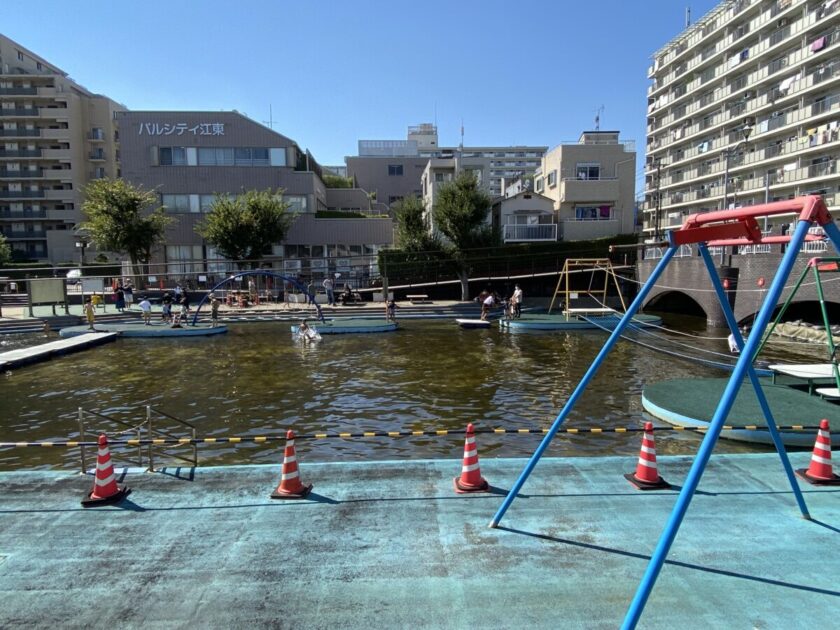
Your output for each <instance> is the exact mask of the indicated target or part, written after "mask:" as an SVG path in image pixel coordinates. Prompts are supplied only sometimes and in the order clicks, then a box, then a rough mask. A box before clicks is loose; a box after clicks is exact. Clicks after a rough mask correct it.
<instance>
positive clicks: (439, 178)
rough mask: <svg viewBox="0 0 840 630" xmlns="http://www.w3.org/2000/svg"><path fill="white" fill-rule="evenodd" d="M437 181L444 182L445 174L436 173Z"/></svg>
mask: <svg viewBox="0 0 840 630" xmlns="http://www.w3.org/2000/svg"><path fill="white" fill-rule="evenodd" d="M435 181H436V182H442V181H443V173H435Z"/></svg>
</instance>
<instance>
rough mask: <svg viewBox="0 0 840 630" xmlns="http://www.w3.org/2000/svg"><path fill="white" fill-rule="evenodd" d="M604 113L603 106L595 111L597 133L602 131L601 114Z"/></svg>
mask: <svg viewBox="0 0 840 630" xmlns="http://www.w3.org/2000/svg"><path fill="white" fill-rule="evenodd" d="M603 113H604V106H603V105H601V107H599V108H598V109H596V110H595V131H601V114H603Z"/></svg>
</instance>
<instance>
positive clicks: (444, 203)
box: [432, 172, 501, 300]
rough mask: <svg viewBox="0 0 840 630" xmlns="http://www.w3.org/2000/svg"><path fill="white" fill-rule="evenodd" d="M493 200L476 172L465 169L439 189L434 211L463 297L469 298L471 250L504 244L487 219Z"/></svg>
mask: <svg viewBox="0 0 840 630" xmlns="http://www.w3.org/2000/svg"><path fill="white" fill-rule="evenodd" d="M491 206H492V201H491V199H490V195H488V194H487V193H486V192H485V191H484V190H482V189H481V188H479V186H478V180H477V179H476V177H475V176H474V175H472V174H471V173H467V172H462V173H461V174H459V175H458V177H456V178H455V179H454V180H453V181H451V182H447V183H446V184H444V185H443V186H441V187H440V189H439V190H438V195H437V200H436V201H435V205H434V208H433V209H432V213H433V216H434V222H435V225H436V227H437V229H438V231H439V232H440V233H441V234H442V235H443V236H445V237H446V242H445V243H444V245H443V247H444V250H445V251H446V252H447V254H448V255H449V256H450V257H451V258H452V260H453V263H454V265H455V271H456V273H457V274H458V279H459V280H460V281H461V299H462V300H469V298H470V287H469V273H470V264H469V250H470V249H473V248H477V247H492V246H495V245H499V244H501V236H500V234H499V231H498V230H497V229H495V228H493V226H492V225H491V224H489V223H488V222H487V217H488V215H489V214H490V209H491Z"/></svg>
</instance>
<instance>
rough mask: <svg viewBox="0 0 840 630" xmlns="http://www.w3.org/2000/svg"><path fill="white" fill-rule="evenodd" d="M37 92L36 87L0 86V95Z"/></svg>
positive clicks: (20, 94) (28, 94) (25, 94)
mask: <svg viewBox="0 0 840 630" xmlns="http://www.w3.org/2000/svg"><path fill="white" fill-rule="evenodd" d="M37 93H38V88H36V87H22V86H18V87H4V88H0V96H34V95H35V94H37Z"/></svg>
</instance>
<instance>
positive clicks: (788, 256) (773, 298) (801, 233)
mask: <svg viewBox="0 0 840 630" xmlns="http://www.w3.org/2000/svg"><path fill="white" fill-rule="evenodd" d="M810 226H811V223H810V222H809V221H800V222H799V223H798V224H797V226H796V230H795V231H794V234H793V237H792V238H791V241H790V244H789V246H788V249H787V251H786V252H785V255H784V256H783V257H782V261H781V263H780V265H779V271H778V272H777V273H776V276H775V277H774V278H773V282H772V283H771V285H770V289H769V290H768V291H767V298H766V299H765V301H764V304H762V306H761V309H760V310H759V313H758V317H756V320H755V323H754V324H753V330H754V331H756V330H760V331H763V330H764V329H765V328H766V327H767V323H768V322H769V321H770V317H771V315H772V314H773V309H774V308H775V307H776V304H777V303H778V301H779V298H780V297H781V295H782V291H783V290H784V286H785V282H786V281H787V278H788V276H789V275H790V271H791V269H793V265H794V263H795V262H796V255H797V254H798V253H799V249H800V248H801V247H802V243H803V242H804V241H805V235H806V234H807V233H808V228H809V227H810ZM760 341H761V335H760V334H755V333H754V334H752V335H750V336H749V337H748V338H747V343H746V344H745V345H744V348H743V349H742V350H741V356H740V357H738V362H737V363H736V364H735V369H734V370H733V371H732V376H731V377H730V378H729V383H728V384H727V386H726V389H725V390H724V392H723V396H721V399H720V403H718V407H717V409H716V410H715V415H714V416H713V417H712V422H711V423H710V425H709V430H708V431H707V432H706V436H705V437H704V438H703V442H702V443H701V444H700V449H699V450H698V451H697V456H696V457H695V458H694V463H693V464H692V466H691V470H689V471H688V476H687V477H686V480H685V483H684V484H683V488H682V490H681V491H680V494H679V496H678V497H677V502H676V503H675V504H674V509H673V510H672V511H671V516H670V517H669V518H668V523H667V524H666V525H665V529H664V530H663V531H662V536H660V538H659V542H658V543H657V545H656V549H655V550H654V552H653V555H651V558H650V562H649V563H648V566H647V569H646V570H645V574H644V576H643V577H642V580H641V582H639V587H638V589H637V590H636V594H635V596H634V597H633V601H632V602H631V603H630V607H629V608H628V609H627V614H626V616H625V617H624V623H623V624H622V626H621V627H622V628H624V629H631V628H635V627H636V624H638V623H639V619H640V618H641V616H642V611H644V608H645V604H646V603H647V600H648V597H650V592H651V591H652V590H653V585H654V584H655V583H656V578H657V577H658V576H659V572H660V571H661V570H662V565H663V564H664V562H665V558H666V556H667V555H668V551H669V550H670V549H671V545H672V544H673V542H674V538H676V536H677V531H678V530H679V528H680V524H681V523H682V520H683V518H685V513H686V510H688V505H689V503H691V499H692V497H693V496H694V492H695V491H696V490H697V485H698V484H699V483H700V477H701V476H702V475H703V471H704V470H705V468H706V464H707V463H708V462H709V457H711V455H712V449H713V448H714V446H715V442H717V439H718V436H719V435H720V430H721V427H723V423H724V422H725V421H726V417H727V416H728V415H729V411H730V410H731V409H732V405H733V403H734V402H735V397H736V396H737V394H738V389H740V387H741V383H742V381H743V380H744V374H745V373H746V371H747V366H748V365H749V364H750V363H751V362H752V357H753V356H754V355H755V351H756V350H757V349H758V344H759V343H760Z"/></svg>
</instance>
